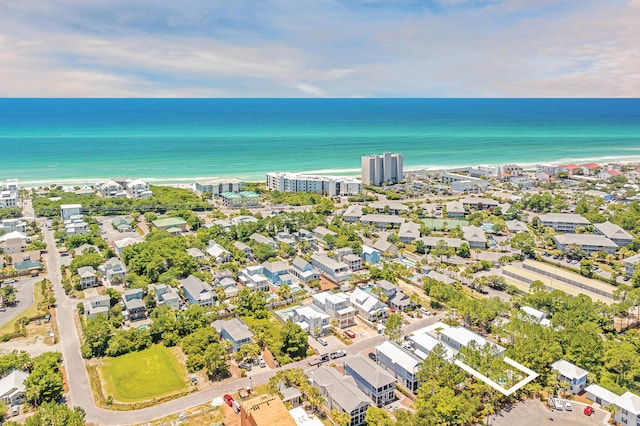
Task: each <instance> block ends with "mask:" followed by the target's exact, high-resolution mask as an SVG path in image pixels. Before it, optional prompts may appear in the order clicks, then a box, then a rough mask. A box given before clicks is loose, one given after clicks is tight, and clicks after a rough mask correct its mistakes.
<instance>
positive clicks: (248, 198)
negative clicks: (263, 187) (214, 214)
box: [220, 191, 260, 208]
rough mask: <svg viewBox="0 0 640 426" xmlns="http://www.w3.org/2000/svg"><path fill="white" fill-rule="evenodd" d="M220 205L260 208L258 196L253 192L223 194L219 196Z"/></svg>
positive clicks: (228, 192)
mask: <svg viewBox="0 0 640 426" xmlns="http://www.w3.org/2000/svg"><path fill="white" fill-rule="evenodd" d="M220 198H221V199H222V203H223V204H224V205H225V206H227V207H232V208H242V207H258V206H260V196H259V195H258V194H257V193H255V192H253V191H240V192H230V191H227V192H223V193H221V194H220Z"/></svg>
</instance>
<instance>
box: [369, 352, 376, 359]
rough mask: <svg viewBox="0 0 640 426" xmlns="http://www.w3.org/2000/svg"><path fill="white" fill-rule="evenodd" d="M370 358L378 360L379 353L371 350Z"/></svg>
mask: <svg viewBox="0 0 640 426" xmlns="http://www.w3.org/2000/svg"><path fill="white" fill-rule="evenodd" d="M369 358H371V360H373V361H378V355H376V353H375V352H369Z"/></svg>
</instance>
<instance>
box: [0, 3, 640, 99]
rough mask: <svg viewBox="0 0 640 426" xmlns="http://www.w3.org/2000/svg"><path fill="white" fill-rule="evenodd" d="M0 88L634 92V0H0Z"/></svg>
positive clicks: (24, 91)
mask: <svg viewBox="0 0 640 426" xmlns="http://www.w3.org/2000/svg"><path fill="white" fill-rule="evenodd" d="M0 97H337V98H346V97H376V98H379V97H430V98H433V97H640V0H568V1H565V0H253V1H249V0H181V1H176V0H171V1H169V0H99V1H97V0H55V1H51V0H20V1H17V0H0Z"/></svg>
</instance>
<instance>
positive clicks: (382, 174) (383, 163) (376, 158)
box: [361, 152, 403, 186]
mask: <svg viewBox="0 0 640 426" xmlns="http://www.w3.org/2000/svg"><path fill="white" fill-rule="evenodd" d="M402 161H403V156H402V154H392V153H390V152H385V153H384V154H382V155H368V156H365V157H362V159H361V162H362V184H363V185H371V186H382V185H388V184H394V183H399V182H400V181H401V180H402V178H403V171H402V169H403V166H402Z"/></svg>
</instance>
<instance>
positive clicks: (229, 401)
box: [222, 393, 233, 407]
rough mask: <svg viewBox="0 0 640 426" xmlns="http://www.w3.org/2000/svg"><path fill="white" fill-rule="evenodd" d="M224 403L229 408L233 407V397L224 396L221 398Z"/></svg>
mask: <svg viewBox="0 0 640 426" xmlns="http://www.w3.org/2000/svg"><path fill="white" fill-rule="evenodd" d="M222 398H223V399H224V402H226V403H227V405H229V407H231V406H232V405H233V397H232V396H231V395H229V394H228V393H227V394H225V395H224V396H223V397H222Z"/></svg>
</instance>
